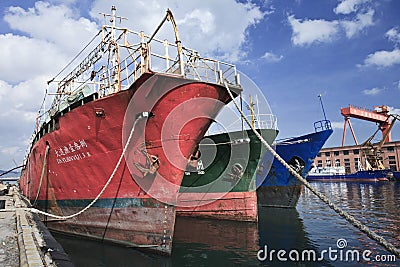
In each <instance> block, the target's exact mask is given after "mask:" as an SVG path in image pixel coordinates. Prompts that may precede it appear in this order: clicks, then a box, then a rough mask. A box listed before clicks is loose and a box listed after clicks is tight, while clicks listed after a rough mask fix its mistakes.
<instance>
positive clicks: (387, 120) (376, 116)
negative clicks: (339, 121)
mask: <svg viewBox="0 0 400 267" xmlns="http://www.w3.org/2000/svg"><path fill="white" fill-rule="evenodd" d="M340 112H341V113H342V115H343V116H344V127H343V137H342V147H344V141H345V138H346V126H347V124H348V125H349V128H350V130H351V134H352V135H353V138H354V142H355V143H356V145H358V141H357V138H356V135H355V133H354V130H353V127H352V125H351V123H350V118H356V119H360V120H366V121H371V122H375V123H378V125H379V130H381V131H382V136H386V137H385V142H391V141H392V137H391V134H390V130H389V128H390V129H391V127H390V125H391V124H392V120H391V117H392V116H391V115H389V107H388V106H385V105H382V106H376V107H375V110H367V109H364V108H360V107H355V106H352V105H349V106H348V107H345V108H341V109H340Z"/></svg>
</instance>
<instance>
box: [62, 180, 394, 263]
mask: <svg viewBox="0 0 400 267" xmlns="http://www.w3.org/2000/svg"><path fill="white" fill-rule="evenodd" d="M313 185H314V186H315V187H317V188H318V190H319V191H321V192H323V193H324V194H326V195H327V196H329V197H330V198H331V200H332V201H333V202H334V203H336V204H337V205H339V206H340V207H342V208H343V209H344V210H346V211H347V212H349V213H351V214H353V215H354V216H355V217H356V218H357V219H359V220H360V221H362V222H363V223H365V224H366V225H367V226H368V227H370V228H371V229H373V230H374V231H376V232H377V233H378V234H380V235H382V236H384V237H385V238H386V239H387V240H389V241H390V242H392V243H393V244H394V245H395V246H397V247H399V244H400V242H399V241H400V229H399V225H400V213H399V212H398V211H399V208H400V183H393V182H389V183H345V182H339V183H321V182H315V183H313ZM55 237H56V239H57V240H58V241H59V242H60V243H61V245H62V246H63V247H64V250H65V251H66V252H67V253H68V254H69V256H70V258H71V260H72V261H73V262H74V263H75V265H76V266H218V265H219V266H359V265H360V264H362V265H370V266H398V265H396V263H382V262H380V263H379V264H377V262H366V261H360V262H341V261H338V260H336V261H332V260H330V261H327V259H328V258H327V257H325V260H324V261H322V262H312V261H311V262H310V261H307V262H301V261H299V262H293V261H290V260H289V261H287V262H281V261H278V260H277V258H276V257H273V259H272V261H270V260H269V259H268V260H265V261H263V262H260V261H259V260H258V259H257V251H258V250H259V249H260V248H262V249H264V246H265V245H267V247H268V250H272V249H274V250H276V251H278V250H280V249H283V250H285V251H287V252H289V251H291V250H293V249H295V250H298V251H300V252H301V251H302V250H315V251H317V252H318V253H320V252H321V251H322V250H325V249H328V248H329V247H332V248H334V249H337V246H336V245H337V243H336V242H337V240H338V239H340V238H342V239H346V241H347V248H346V249H356V250H359V251H361V252H362V251H363V250H366V249H369V250H371V251H373V255H378V254H380V255H384V254H385V255H387V254H390V253H388V252H386V251H385V250H384V249H382V248H381V247H380V246H379V245H377V244H376V242H375V241H372V240H371V239H369V238H368V237H367V236H366V235H365V234H363V233H361V232H360V231H359V230H357V229H356V228H354V227H353V226H352V225H350V224H349V223H348V222H347V221H345V220H344V219H342V218H341V217H339V216H338V215H337V214H336V213H335V212H333V211H332V210H331V209H330V208H329V207H328V206H327V205H325V204H324V203H322V202H321V201H320V200H319V199H318V198H317V197H315V196H314V195H313V194H312V193H310V192H309V191H308V190H304V191H303V194H302V196H301V198H300V201H299V204H298V207H297V210H296V209H279V208H278V209H277V208H260V210H259V223H258V224H255V223H247V222H229V221H218V220H207V219H194V218H185V217H178V218H177V220H176V227H175V236H174V245H173V251H172V256H171V257H170V258H168V257H162V256H156V255H153V254H148V253H144V252H140V251H137V250H135V249H131V248H124V247H120V246H115V245H110V244H103V243H100V242H97V241H88V240H82V239H76V238H71V237H65V236H60V235H56V236H55ZM399 263H400V262H399Z"/></svg>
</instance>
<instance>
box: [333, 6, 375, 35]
mask: <svg viewBox="0 0 400 267" xmlns="http://www.w3.org/2000/svg"><path fill="white" fill-rule="evenodd" d="M374 13H375V12H374V10H372V9H370V10H368V11H367V12H366V13H359V14H357V16H356V18H355V19H354V20H343V21H341V22H340V23H341V25H342V26H343V28H344V30H345V32H346V36H347V38H351V37H353V36H354V35H356V34H357V33H359V32H361V31H362V30H363V29H365V28H366V27H369V26H373V25H374V22H373V16H374Z"/></svg>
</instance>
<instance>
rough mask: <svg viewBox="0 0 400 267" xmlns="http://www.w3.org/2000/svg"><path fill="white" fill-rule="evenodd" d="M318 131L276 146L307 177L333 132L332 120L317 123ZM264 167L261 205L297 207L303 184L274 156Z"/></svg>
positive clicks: (260, 175) (260, 182)
mask: <svg viewBox="0 0 400 267" xmlns="http://www.w3.org/2000/svg"><path fill="white" fill-rule="evenodd" d="M314 129H315V132H314V133H310V134H306V135H302V136H298V137H295V138H288V139H285V140H281V141H278V142H277V143H276V152H277V153H278V154H279V155H280V156H281V157H282V158H283V159H284V160H285V161H286V162H287V163H288V164H289V165H291V166H292V167H293V168H294V169H295V170H296V171H297V173H298V174H300V175H301V176H302V177H306V176H307V174H308V172H309V170H310V169H311V166H312V164H313V162H314V158H315V157H316V156H317V154H318V153H319V151H320V150H321V148H322V146H323V145H324V144H325V142H326V140H327V139H328V138H329V136H330V135H331V134H332V132H333V131H332V127H331V123H330V121H329V120H322V121H317V122H315V123H314ZM261 164H262V165H261V166H262V168H261V169H262V170H263V171H260V172H258V173H257V197H258V205H260V206H264V207H283V208H293V207H296V205H297V202H298V199H299V197H300V194H301V190H302V188H303V184H302V183H301V182H300V181H299V180H298V179H296V177H294V176H293V175H292V174H290V173H289V171H288V170H287V169H286V168H285V166H283V165H282V164H281V163H280V162H279V161H277V160H276V159H273V158H272V156H271V155H270V153H266V155H265V156H264V158H263V160H262V162H261ZM269 166H271V168H269ZM268 170H269V171H268Z"/></svg>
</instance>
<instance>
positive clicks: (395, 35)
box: [385, 27, 400, 44]
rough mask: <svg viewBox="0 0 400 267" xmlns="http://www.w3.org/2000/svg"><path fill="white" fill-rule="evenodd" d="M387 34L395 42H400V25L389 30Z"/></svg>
mask: <svg viewBox="0 0 400 267" xmlns="http://www.w3.org/2000/svg"><path fill="white" fill-rule="evenodd" d="M385 36H386V37H387V38H388V39H389V40H390V41H392V42H393V43H395V44H400V32H399V27H394V28H391V29H390V30H388V31H387V32H386V34H385Z"/></svg>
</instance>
